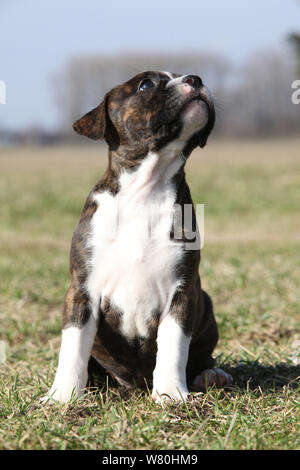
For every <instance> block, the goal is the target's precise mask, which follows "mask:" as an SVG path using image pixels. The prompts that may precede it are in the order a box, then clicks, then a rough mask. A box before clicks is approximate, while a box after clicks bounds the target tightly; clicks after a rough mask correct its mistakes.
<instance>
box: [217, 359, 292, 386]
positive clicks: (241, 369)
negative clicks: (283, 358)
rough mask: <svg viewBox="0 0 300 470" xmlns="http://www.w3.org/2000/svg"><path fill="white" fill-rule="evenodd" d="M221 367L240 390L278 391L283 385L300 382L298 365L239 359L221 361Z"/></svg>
mask: <svg viewBox="0 0 300 470" xmlns="http://www.w3.org/2000/svg"><path fill="white" fill-rule="evenodd" d="M218 367H221V368H223V369H224V370H225V371H226V372H228V373H229V374H231V375H232V377H233V382H234V385H237V386H238V387H239V388H240V389H241V390H255V389H257V388H260V389H261V390H262V391H263V392H273V391H280V390H281V389H283V388H284V387H287V386H288V387H289V388H293V389H295V388H297V387H299V382H300V365H293V364H287V363H278V364H274V365H268V364H261V363H259V362H258V361H240V362H237V363H225V362H224V363H222V364H220V365H218Z"/></svg>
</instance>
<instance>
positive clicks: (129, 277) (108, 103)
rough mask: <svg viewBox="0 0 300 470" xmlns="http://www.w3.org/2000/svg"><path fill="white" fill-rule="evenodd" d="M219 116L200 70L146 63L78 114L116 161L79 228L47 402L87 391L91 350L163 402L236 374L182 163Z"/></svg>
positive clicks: (84, 131)
mask: <svg viewBox="0 0 300 470" xmlns="http://www.w3.org/2000/svg"><path fill="white" fill-rule="evenodd" d="M214 121H215V112H214V105H213V99H212V97H211V94H210V93H209V91H208V89H207V88H206V87H205V86H204V85H203V83H202V81H201V79H200V77H198V76H196V75H183V76H179V75H178V74H172V73H168V72H157V71H148V72H144V73H139V74H138V75H136V76H135V77H133V78H132V79H130V80H128V81H127V82H125V83H123V84H122V85H119V86H117V87H115V88H113V89H112V90H111V91H110V92H109V93H107V94H106V95H105V97H104V100H103V101H102V103H101V104H99V106H97V107H96V108H95V109H93V110H92V111H90V112H88V113H87V114H86V115H84V116H83V117H82V118H81V119H79V120H78V121H76V122H75V123H74V129H75V131H76V132H77V133H78V134H81V135H84V136H86V137H89V138H91V139H95V140H102V139H104V140H105V141H106V143H107V144H108V147H109V152H108V155H109V162H108V168H107V170H106V173H105V174H104V176H103V178H102V179H101V180H100V181H99V182H98V183H97V184H96V185H95V187H94V188H93V189H92V191H91V192H90V194H89V195H88V198H87V200H86V203H85V206H84V208H83V212H82V214H81V217H80V219H79V222H78V224H77V226H76V228H75V231H74V234H73V239H72V246H71V253H70V273H71V284H70V287H69V289H68V291H67V293H66V297H65V302H64V309H63V329H62V342H61V349H60V354H59V362H58V368H57V372H56V376H55V379H54V383H53V386H52V387H51V389H50V390H49V392H48V393H47V395H46V397H44V399H43V401H45V402H46V401H48V400H49V399H52V400H56V401H59V402H67V401H69V400H70V398H71V396H72V395H74V396H81V395H82V394H83V393H84V389H85V387H86V385H87V379H88V362H89V359H90V357H91V356H92V357H93V358H94V359H95V360H96V361H97V362H98V363H99V364H100V365H101V366H102V368H103V369H105V371H107V372H108V373H109V374H111V375H112V376H113V377H115V379H116V380H117V381H118V382H119V383H120V384H122V385H125V386H126V387H135V386H137V387H143V386H145V385H146V384H147V386H148V387H149V386H150V387H152V397H153V399H154V400H156V401H163V400H164V399H175V400H181V399H185V398H186V397H187V395H188V385H187V384H189V385H191V387H192V389H193V390H200V389H203V388H205V386H206V385H208V386H209V385H212V384H215V385H216V386H218V387H221V386H224V385H226V384H228V383H230V382H231V377H230V375H228V374H226V373H225V372H223V371H222V370H220V369H217V368H214V359H213V358H212V352H213V349H214V347H215V346H216V343H217V341H218V330H217V325H216V322H215V318H214V314H213V307H212V302H211V299H210V297H209V296H208V295H207V294H206V293H205V292H204V291H203V290H202V288H201V283H200V277H199V262H200V244H199V236H198V235H199V233H198V231H197V230H193V228H194V229H195V226H196V218H195V212H194V208H193V202H192V199H191V195H190V191H189V187H188V185H187V183H186V180H185V173H184V165H185V162H186V159H187V158H188V157H189V155H190V154H191V152H192V150H193V149H194V148H195V147H197V146H200V147H201V148H203V147H204V146H205V144H206V141H207V138H208V136H209V134H210V132H211V131H212V129H213V126H214ZM185 207H189V208H190V213H191V217H190V220H189V222H188V223H187V222H186V219H188V218H186V217H184V209H185ZM175 213H176V214H178V213H179V214H180V213H181V216H182V217H175V216H174V214H175ZM193 236H194V240H192V239H193ZM191 240H192V241H196V245H195V243H191Z"/></svg>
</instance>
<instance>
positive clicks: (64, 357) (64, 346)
mask: <svg viewBox="0 0 300 470" xmlns="http://www.w3.org/2000/svg"><path fill="white" fill-rule="evenodd" d="M96 331H97V326H96V321H95V318H94V317H93V316H90V318H89V320H88V322H87V323H86V324H85V325H84V326H83V327H82V328H79V327H78V326H69V327H67V328H65V329H64V330H62V338H61V348H60V353H59V360H58V367H57V371H56V375H55V379H54V382H53V385H52V387H51V388H50V390H49V392H48V393H47V395H46V396H45V397H44V398H43V399H42V402H44V403H46V402H47V401H48V400H50V402H51V399H52V400H56V401H59V402H62V403H66V402H68V401H69V400H70V399H71V397H72V394H74V396H76V397H80V396H81V395H83V393H84V389H85V387H86V384H87V378H88V371H87V366H88V360H89V358H90V354H91V349H92V346H93V343H94V339H95V335H96Z"/></svg>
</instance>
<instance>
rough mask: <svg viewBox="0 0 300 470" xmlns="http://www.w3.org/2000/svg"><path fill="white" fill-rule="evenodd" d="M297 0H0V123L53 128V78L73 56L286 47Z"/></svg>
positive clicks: (238, 55) (242, 53) (236, 57)
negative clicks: (1, 91)
mask: <svg viewBox="0 0 300 470" xmlns="http://www.w3.org/2000/svg"><path fill="white" fill-rule="evenodd" d="M293 30H294V31H297V30H298V31H299V30H300V2H299V1H297V0H206V1H203V0H198V1H197V0H143V1H141V0H126V1H125V0H124V1H120V0H119V1H113V0H105V1H103V0H85V1H82V0H51V1H50V0H43V1H39V0H0V80H4V81H5V83H6V104H5V105H0V126H1V127H2V126H5V127H9V128H11V129H14V128H16V129H19V128H22V127H23V126H30V125H36V124H40V125H42V126H47V127H49V128H55V126H56V122H57V114H56V105H55V102H54V96H53V92H52V90H51V80H53V77H54V76H55V75H56V74H57V73H58V72H59V71H61V70H62V69H63V67H64V65H65V64H66V62H67V61H68V60H69V59H70V58H72V57H74V56H77V55H84V54H96V53H105V54H110V53H118V52H122V51H126V52H127V51H149V52H151V51H172V52H174V51H191V50H196V51H197V50H199V51H214V52H218V53H221V54H222V53H223V54H224V55H225V57H227V58H230V59H231V60H233V61H235V62H237V63H239V62H242V61H243V60H246V58H247V57H248V56H249V55H251V54H254V53H255V51H257V50H258V49H268V48H277V49H278V48H282V49H284V50H287V46H286V43H285V37H286V35H287V33H289V32H290V31H293Z"/></svg>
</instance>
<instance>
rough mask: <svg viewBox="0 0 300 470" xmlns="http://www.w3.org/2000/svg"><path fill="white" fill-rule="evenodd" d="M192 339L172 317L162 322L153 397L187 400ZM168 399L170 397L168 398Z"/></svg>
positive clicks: (169, 316)
mask: <svg viewBox="0 0 300 470" xmlns="http://www.w3.org/2000/svg"><path fill="white" fill-rule="evenodd" d="M190 342H191V337H190V336H187V335H186V334H185V333H184V331H183V329H182V327H181V326H180V325H178V323H177V322H176V320H175V319H174V318H173V317H172V316H171V315H170V314H168V315H166V316H165V318H163V320H162V321H161V323H160V325H159V328H158V333H157V355H156V365H155V369H154V372H153V390H152V397H153V398H154V400H155V401H163V400H164V399H165V397H163V396H161V395H162V394H166V395H168V396H169V397H170V398H172V399H175V400H181V399H182V398H184V399H185V398H186V397H187V394H188V389H187V385H186V365H187V361H188V354H189V347H190ZM166 398H168V397H166Z"/></svg>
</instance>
